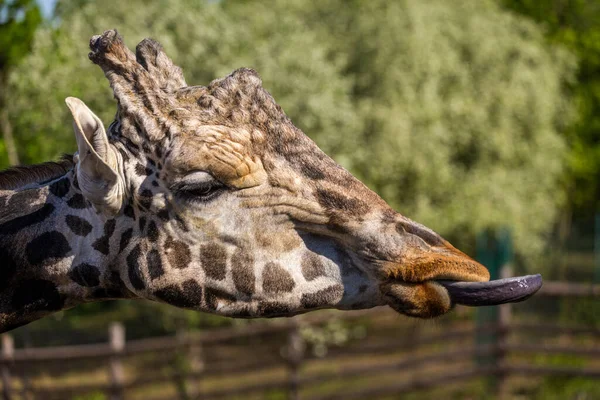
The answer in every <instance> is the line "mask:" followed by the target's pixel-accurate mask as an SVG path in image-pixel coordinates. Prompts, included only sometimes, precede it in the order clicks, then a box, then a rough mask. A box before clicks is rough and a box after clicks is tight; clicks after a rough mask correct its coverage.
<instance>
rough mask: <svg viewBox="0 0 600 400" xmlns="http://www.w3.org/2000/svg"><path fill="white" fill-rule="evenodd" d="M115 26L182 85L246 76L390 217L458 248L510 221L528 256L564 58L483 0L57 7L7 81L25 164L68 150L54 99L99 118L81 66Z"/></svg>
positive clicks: (89, 68)
mask: <svg viewBox="0 0 600 400" xmlns="http://www.w3.org/2000/svg"><path fill="white" fill-rule="evenodd" d="M109 27H117V28H119V29H120V31H121V33H122V34H123V35H124V37H125V39H126V40H127V41H128V44H129V45H130V46H132V47H133V46H134V45H135V43H137V42H138V41H139V40H140V39H142V38H143V37H145V36H152V37H155V38H157V39H158V40H160V42H161V43H162V44H163V45H164V47H165V48H166V49H167V52H168V53H169V54H170V55H171V57H173V59H174V60H175V61H176V62H177V63H178V64H180V65H181V66H182V67H183V70H184V72H185V74H186V77H187V80H188V82H190V83H193V84H206V83H208V82H209V81H210V80H211V79H213V78H216V77H221V76H223V75H225V74H227V73H229V72H231V71H232V70H233V69H235V68H237V67H240V66H248V67H253V68H255V69H257V70H258V71H259V73H260V74H261V76H262V78H263V81H264V85H265V87H266V88H267V89H268V90H269V91H271V92H272V93H273V94H274V96H275V98H276V100H277V101H278V102H279V103H280V104H281V106H282V107H283V109H284V110H286V112H287V113H288V114H289V115H290V117H291V118H292V120H294V121H295V123H296V124H298V125H299V127H300V128H302V129H303V130H304V131H305V132H306V133H307V134H309V135H310V136H311V137H312V138H313V139H315V141H316V142H317V143H318V144H319V145H320V146H321V147H322V148H323V149H324V150H325V151H326V152H328V153H329V154H331V155H332V156H333V157H334V158H336V159H337V160H338V161H339V162H341V163H342V164H343V165H344V166H346V167H347V168H349V169H350V170H352V172H353V173H355V174H356V175H358V176H359V177H360V178H362V179H363V180H364V181H365V183H367V184H368V185H369V186H370V187H372V188H373V189H375V190H376V191H377V192H379V193H380V194H382V195H383V197H384V198H385V199H386V200H388V201H389V202H390V203H391V204H392V205H393V206H395V207H396V208H397V209H398V210H399V211H401V212H402V213H404V214H406V215H408V216H410V217H411V218H414V219H416V220H418V221H420V222H423V223H425V224H426V225H429V226H431V227H432V228H434V229H436V230H438V231H439V232H441V233H442V234H445V235H448V236H451V237H452V238H453V239H454V240H456V241H457V242H458V243H459V245H461V246H467V248H468V245H471V244H472V243H473V238H474V233H475V232H477V231H479V230H481V229H483V228H486V227H497V226H500V225H509V226H511V227H512V228H513V231H514V236H515V239H516V242H517V243H516V250H517V251H518V252H520V253H521V254H528V255H535V254H539V253H540V251H541V250H542V248H543V245H544V243H545V237H546V235H547V233H548V231H549V229H550V227H551V224H552V222H553V220H554V217H555V211H556V208H557V203H558V202H559V200H560V196H559V195H557V193H558V192H557V180H558V179H559V176H560V174H561V173H562V168H563V163H564V160H563V158H564V152H565V146H564V143H563V139H562V136H561V132H562V131H563V130H564V129H565V126H566V124H567V123H568V122H569V120H570V115H571V113H570V110H569V108H568V100H569V98H568V96H566V93H565V90H564V89H565V83H568V82H570V81H571V79H572V77H573V72H574V70H575V62H574V57H572V56H571V55H569V54H568V53H567V52H565V51H563V50H561V49H559V48H555V47H554V46H552V45H550V44H549V43H548V42H547V41H546V40H545V38H544V36H543V31H542V30H541V29H540V28H539V27H538V26H537V25H536V24H535V23H533V22H531V21H529V20H527V19H525V18H522V17H518V16H515V15H513V14H512V13H509V12H506V11H503V10H502V9H501V8H500V7H499V6H498V5H497V4H496V3H495V2H493V1H492V0H486V1H479V0H466V1H463V2H460V3H449V2H444V1H441V0H425V1H421V2H411V1H399V2H387V1H384V0H373V1H369V2H364V1H358V0H356V1H354V0H350V1H342V0H323V1H319V2H313V1H309V0H298V1H294V2H288V1H283V0H277V1H272V2H268V3H266V2H246V1H237V0H223V1H219V2H212V1H211V2H197V1H192V0H180V1H167V0H159V1H155V2H151V3H147V2H144V1H141V0H130V1H127V2H122V1H117V0H107V1H103V2H95V1H83V0H80V1H77V2H75V3H73V2H59V4H58V7H57V20H56V24H55V26H54V27H53V26H45V27H44V28H43V29H40V30H39V31H38V32H37V34H36V38H35V43H34V49H33V52H32V54H31V55H30V56H28V57H27V58H26V59H25V60H23V62H22V64H21V67H20V68H19V69H18V70H16V71H14V73H13V74H11V79H10V84H11V88H10V90H11V93H13V97H12V99H11V103H10V104H9V105H8V106H9V108H10V112H11V114H12V115H13V116H14V117H15V121H16V126H17V128H18V132H19V135H18V137H17V140H18V143H19V145H20V148H21V149H22V155H23V158H24V159H25V160H26V161H27V162H34V161H40V160H43V159H48V158H51V157H54V156H56V155H58V154H59V153H60V152H63V151H65V150H68V149H73V148H74V140H73V139H72V137H71V132H70V122H69V121H70V120H69V117H68V115H67V112H66V107H64V105H63V99H64V98H65V97H67V96H79V97H81V98H83V99H84V100H85V101H86V102H87V103H88V104H89V105H90V106H91V107H92V109H94V110H95V111H96V112H98V113H99V115H100V116H101V117H102V118H103V119H104V120H105V121H106V122H107V123H108V122H109V121H110V120H111V119H112V113H113V112H114V104H113V103H112V101H111V100H110V97H111V93H110V89H109V87H108V84H107V83H106V82H105V80H104V79H103V77H102V73H101V71H100V70H99V68H97V67H95V66H93V65H92V64H91V63H90V62H89V61H88V60H87V57H86V54H87V52H88V50H87V43H88V40H89V38H90V37H91V36H92V35H93V34H97V33H99V32H102V31H103V30H105V29H107V28H109Z"/></svg>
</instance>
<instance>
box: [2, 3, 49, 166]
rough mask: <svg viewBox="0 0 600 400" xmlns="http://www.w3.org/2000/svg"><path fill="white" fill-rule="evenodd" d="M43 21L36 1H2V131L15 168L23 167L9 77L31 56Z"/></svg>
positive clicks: (8, 155) (4, 142)
mask: <svg viewBox="0 0 600 400" xmlns="http://www.w3.org/2000/svg"><path fill="white" fill-rule="evenodd" d="M41 21H42V17H41V13H40V10H39V8H38V6H37V3H36V2H35V0H0V129H1V130H2V137H3V139H4V141H3V144H4V147H5V149H6V153H7V157H8V161H9V163H10V164H12V165H15V164H19V155H18V152H17V147H16V145H15V142H14V138H13V133H12V126H11V123H10V120H9V118H8V110H7V108H6V106H5V105H6V103H7V102H8V94H9V93H10V92H9V90H8V89H7V80H8V74H9V72H10V69H11V68H14V67H15V66H16V65H18V63H19V61H20V60H21V59H22V58H23V57H24V56H26V55H27V54H28V53H29V50H30V48H31V42H32V40H33V34H34V32H35V29H36V28H37V26H38V25H39V24H40V22H41ZM2 153H4V151H2Z"/></svg>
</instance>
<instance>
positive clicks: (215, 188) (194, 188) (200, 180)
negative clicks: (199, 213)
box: [171, 172, 227, 203]
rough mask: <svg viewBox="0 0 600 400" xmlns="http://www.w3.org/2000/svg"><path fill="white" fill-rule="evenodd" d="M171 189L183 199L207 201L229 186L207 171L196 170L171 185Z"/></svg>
mask: <svg viewBox="0 0 600 400" xmlns="http://www.w3.org/2000/svg"><path fill="white" fill-rule="evenodd" d="M171 190H172V191H173V193H174V194H175V195H176V196H178V197H180V198H181V199H183V200H186V201H191V202H201V203H206V202H208V201H210V200H213V199H214V198H216V197H218V196H219V195H221V194H222V193H223V192H225V191H226V190H227V186H225V185H224V184H223V183H221V182H219V181H218V180H216V179H215V178H213V177H212V175H210V174H209V173H207V172H196V173H193V174H191V175H189V176H187V177H186V179H184V180H183V181H180V182H176V183H174V184H173V185H171Z"/></svg>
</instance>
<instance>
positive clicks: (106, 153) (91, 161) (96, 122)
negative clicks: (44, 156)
mask: <svg viewBox="0 0 600 400" xmlns="http://www.w3.org/2000/svg"><path fill="white" fill-rule="evenodd" d="M65 102H66V103H67V106H68V107H69V110H71V114H73V129H74V130H75V138H76V139H77V149H78V151H77V158H76V159H77V181H78V182H79V188H80V189H81V192H82V193H83V195H84V196H85V197H86V199H87V200H89V201H90V203H92V205H93V206H94V208H95V209H96V210H97V211H99V212H102V213H103V214H105V215H107V216H114V215H115V214H117V213H118V212H119V210H120V209H121V205H122V203H123V190H122V187H123V185H122V183H121V182H120V178H119V174H118V173H117V167H118V166H117V162H118V160H117V155H116V152H115V150H114V149H113V148H112V146H111V144H110V143H109V141H108V137H107V136H106V131H105V130H104V125H103V124H102V121H100V118H98V117H97V116H96V115H95V114H94V113H93V112H92V111H91V110H90V109H89V108H88V107H87V106H86V105H85V103H84V102H83V101H81V100H79V99H77V98H75V97H67V98H66V99H65Z"/></svg>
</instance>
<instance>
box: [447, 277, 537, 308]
mask: <svg viewBox="0 0 600 400" xmlns="http://www.w3.org/2000/svg"><path fill="white" fill-rule="evenodd" d="M435 282H437V283H438V284H440V285H442V286H443V287H444V288H445V289H446V290H447V291H448V294H449V295H450V299H451V300H452V303H453V304H462V305H466V306H475V307H478V306H494V305H498V304H504V303H517V302H520V301H523V300H526V299H528V298H530V297H531V296H533V295H534V294H535V293H536V292H537V291H538V290H539V289H540V288H541V287H542V276H541V275H540V274H536V275H526V276H517V277H512V278H505V279H496V280H493V281H487V282H465V281H450V280H436V281H435Z"/></svg>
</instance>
